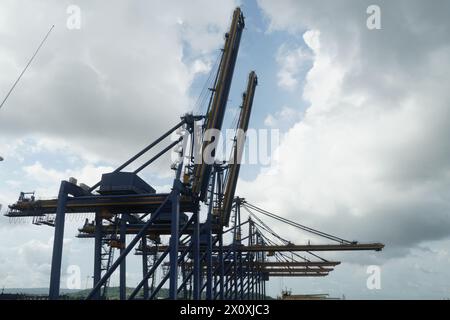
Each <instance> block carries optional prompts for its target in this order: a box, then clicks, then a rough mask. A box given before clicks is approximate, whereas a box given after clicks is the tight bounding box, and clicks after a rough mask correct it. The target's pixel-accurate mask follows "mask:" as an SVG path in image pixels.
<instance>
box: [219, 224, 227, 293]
mask: <svg viewBox="0 0 450 320" xmlns="http://www.w3.org/2000/svg"><path fill="white" fill-rule="evenodd" d="M217 236H218V237H219V268H220V270H219V273H220V274H219V299H220V300H223V298H224V295H223V293H224V289H225V288H224V285H223V284H224V281H225V267H224V261H223V234H222V228H221V229H220V231H219V234H218V235H217Z"/></svg>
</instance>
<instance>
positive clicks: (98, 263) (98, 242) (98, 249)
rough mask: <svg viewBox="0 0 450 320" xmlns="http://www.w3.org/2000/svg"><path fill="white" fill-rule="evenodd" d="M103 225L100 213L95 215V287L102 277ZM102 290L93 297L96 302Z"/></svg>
mask: <svg viewBox="0 0 450 320" xmlns="http://www.w3.org/2000/svg"><path fill="white" fill-rule="evenodd" d="M102 223H103V219H102V217H101V214H100V212H99V211H97V212H96V213H95V241H94V287H95V285H96V284H97V283H98V282H99V281H100V279H101V277H102V237H103V235H102ZM100 295H101V290H99V291H97V292H96V293H95V295H94V296H93V297H92V299H94V300H98V299H100Z"/></svg>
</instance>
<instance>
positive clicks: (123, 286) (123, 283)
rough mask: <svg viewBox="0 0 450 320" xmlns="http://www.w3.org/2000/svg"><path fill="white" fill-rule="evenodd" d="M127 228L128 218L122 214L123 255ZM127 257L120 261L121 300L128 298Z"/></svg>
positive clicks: (121, 236) (121, 252)
mask: <svg viewBox="0 0 450 320" xmlns="http://www.w3.org/2000/svg"><path fill="white" fill-rule="evenodd" d="M126 230H127V220H126V219H125V216H124V215H123V214H122V219H121V221H120V242H121V247H120V254H121V255H122V254H123V253H124V251H125V244H126ZM126 261H127V258H126V256H125V257H124V258H123V259H122V262H120V300H126V299H127V292H126V290H127V265H126V263H127V262H126Z"/></svg>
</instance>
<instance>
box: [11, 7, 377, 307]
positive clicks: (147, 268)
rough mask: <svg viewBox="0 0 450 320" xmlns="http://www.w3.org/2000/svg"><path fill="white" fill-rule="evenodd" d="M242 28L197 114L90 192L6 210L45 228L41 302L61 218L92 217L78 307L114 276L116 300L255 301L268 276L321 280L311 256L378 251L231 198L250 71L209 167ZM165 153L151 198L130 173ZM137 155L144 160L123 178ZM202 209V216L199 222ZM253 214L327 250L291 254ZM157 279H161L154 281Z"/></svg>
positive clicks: (83, 232) (77, 190) (234, 31)
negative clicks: (223, 153)
mask: <svg viewBox="0 0 450 320" xmlns="http://www.w3.org/2000/svg"><path fill="white" fill-rule="evenodd" d="M244 26H245V22H244V16H243V14H242V12H241V10H240V8H237V9H236V10H235V11H234V13H233V18H232V22H231V27H230V30H229V32H228V33H227V34H226V36H225V45H224V47H223V50H222V54H221V59H220V63H219V66H218V70H217V74H216V76H215V80H214V85H213V88H212V89H211V97H210V99H209V103H208V108H207V111H206V113H205V114H202V115H194V114H185V115H183V116H182V117H181V120H180V122H179V123H177V124H176V125H175V126H173V127H172V128H170V129H169V130H168V131H167V132H165V133H164V134H162V135H161V136H160V137H159V138H157V139H156V140H155V141H153V142H152V143H151V144H149V145H148V146H147V147H145V148H144V149H142V150H141V151H140V152H138V153H137V154H136V155H134V156H133V157H131V158H130V159H129V160H127V161H126V162H125V163H123V164H122V165H120V166H119V167H118V168H117V169H116V170H114V171H113V172H110V173H105V174H103V175H102V177H101V180H100V181H99V182H98V183H96V184H94V185H93V186H91V187H89V186H86V185H84V184H79V185H78V184H77V181H75V180H74V179H70V180H69V181H62V182H61V185H60V189H59V194H58V197H57V198H55V199H47V200H40V199H36V198H35V197H34V194H33V195H32V197H27V196H26V194H22V195H21V197H20V198H19V200H18V201H17V202H16V203H14V204H12V205H10V206H9V211H8V212H7V214H6V215H7V216H9V217H13V218H14V217H34V219H35V221H37V222H39V223H38V224H47V225H51V226H54V228H55V236H54V242H53V253H52V263H51V276H50V289H49V297H50V299H58V297H59V291H60V278H61V260H62V254H63V238H64V222H65V218H66V215H67V214H77V213H86V212H92V213H94V214H95V219H94V221H89V220H86V222H85V224H84V225H83V226H82V227H81V228H80V229H79V235H78V237H80V238H93V239H94V276H93V279H94V280H93V281H94V285H93V289H92V291H91V292H90V293H89V295H88V297H87V299H102V298H103V299H104V298H106V297H107V288H108V284H109V279H110V278H111V275H112V274H113V273H114V272H115V271H116V270H117V269H119V274H120V276H119V278H120V279H119V282H120V285H119V286H120V298H121V299H155V298H156V297H158V294H159V293H160V290H161V288H163V286H165V285H166V283H167V282H168V287H169V298H170V299H177V298H186V299H188V298H189V299H202V298H205V299H264V298H265V296H266V292H265V282H266V281H268V280H269V279H270V278H271V277H279V276H296V277H303V276H308V277H310V276H326V275H327V274H328V273H329V272H330V271H332V270H333V268H334V267H335V266H336V265H338V264H339V262H335V261H327V260H325V259H323V258H321V257H320V256H318V255H317V254H316V253H314V252H316V251H336V250H376V251H379V250H381V249H382V248H383V244H380V243H369V244H361V243H357V242H352V241H347V240H344V239H342V238H339V237H336V236H332V235H330V234H326V233H324V232H320V231H317V230H314V229H311V228H308V227H306V226H303V225H300V224H298V223H296V222H294V221H290V220H288V219H285V218H283V217H281V216H277V215H275V214H273V213H270V212H267V211H265V210H263V209H261V208H259V207H257V206H254V205H252V204H250V203H248V202H247V201H246V200H245V199H243V198H239V197H236V196H235V191H236V185H237V181H238V176H239V170H240V162H241V158H242V151H243V148H244V142H245V135H246V132H247V129H248V126H249V121H250V115H251V112H252V106H253V100H254V96H255V90H256V87H257V84H258V78H257V75H256V73H255V72H254V71H252V72H250V73H249V76H248V82H247V87H246V90H245V92H244V94H243V97H242V98H243V99H242V105H241V108H240V113H239V118H238V122H237V126H236V128H235V129H236V134H235V138H234V140H233V147H232V150H231V155H230V159H229V161H227V162H223V161H222V162H221V161H216V150H215V147H214V143H215V142H216V141H215V139H216V137H214V136H213V135H212V134H211V132H214V130H216V132H217V131H220V130H222V125H223V120H224V117H225V114H226V107H227V102H228V96H229V92H230V88H231V83H232V79H233V72H234V68H235V64H236V60H237V56H238V51H239V45H240V40H241V35H242V32H243V30H244ZM198 128H199V129H198ZM174 132H178V133H180V136H179V137H178V138H177V139H176V140H175V141H171V142H170V143H167V144H166V145H165V147H163V148H162V150H161V151H159V152H157V153H156V154H154V155H153V156H151V157H150V156H148V154H149V153H150V152H152V151H153V150H154V148H155V147H156V146H160V145H162V144H163V143H164V142H165V141H166V140H168V137H169V136H170V135H171V134H172V133H174ZM174 148H175V149H176V150H177V151H178V152H179V154H180V157H179V160H178V161H177V162H176V163H175V164H174V165H173V166H172V169H174V171H175V177H174V179H173V183H172V188H171V191H170V192H166V193H158V192H157V191H156V190H155V189H154V188H153V187H152V186H150V185H149V184H148V183H147V182H146V181H144V180H143V179H142V178H141V177H140V176H139V175H138V174H139V173H140V172H141V171H142V170H143V169H145V168H147V167H148V166H150V165H152V163H153V162H155V161H156V160H157V159H159V158H160V157H161V156H162V155H164V154H166V153H168V152H169V151H171V150H173V149H174ZM205 155H208V159H206V158H204V156H205ZM145 156H148V157H150V159H149V160H147V161H145V160H144V162H143V163H142V164H141V165H139V166H138V167H137V168H136V169H134V170H132V171H127V168H130V166H131V165H133V164H135V163H136V162H137V161H139V160H141V159H143V158H144V157H145ZM199 156H200V160H199ZM202 206H203V207H204V208H205V210H206V218H205V219H204V220H203V221H202V220H201V219H200V210H201V207H202ZM242 209H244V210H245V211H246V212H247V214H248V218H247V219H246V220H245V221H243V220H244V219H241V210H242ZM262 215H264V216H266V217H270V218H273V219H277V220H278V221H279V222H283V223H287V224H289V225H291V226H294V227H296V228H299V229H300V230H302V231H306V232H309V233H312V234H314V235H316V236H320V237H322V238H325V239H328V240H330V241H333V242H334V243H333V244H321V245H312V244H308V245H295V244H293V243H291V242H289V241H288V240H286V239H284V238H282V237H281V236H279V235H278V234H276V233H275V232H274V230H273V229H271V228H270V227H269V226H268V225H267V224H266V223H265V222H264V221H263V220H262V218H261V216H262ZM127 236H128V238H127ZM164 237H168V238H169V243H168V244H164V243H163V238H164ZM128 239H131V240H130V241H127V240H128ZM115 250H117V251H118V255H115V254H114V251H115ZM286 253H289V255H287V254H286ZM130 254H136V255H140V256H142V280H141V281H140V282H139V283H138V285H137V286H136V287H135V289H134V290H133V292H132V293H131V294H130V295H128V296H127V293H126V287H127V286H126V263H127V256H129V255H130ZM161 270H164V271H165V272H160V273H159V275H158V276H157V275H156V274H157V271H161Z"/></svg>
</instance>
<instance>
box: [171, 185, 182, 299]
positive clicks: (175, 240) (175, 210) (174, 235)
mask: <svg viewBox="0 0 450 320" xmlns="http://www.w3.org/2000/svg"><path fill="white" fill-rule="evenodd" d="M170 197H171V202H172V215H171V235H170V269H169V273H170V283H169V299H172V300H176V299H177V290H178V244H179V235H178V229H179V219H180V206H179V194H178V190H175V185H174V190H172V193H171V195H170Z"/></svg>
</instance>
